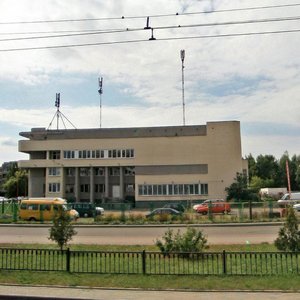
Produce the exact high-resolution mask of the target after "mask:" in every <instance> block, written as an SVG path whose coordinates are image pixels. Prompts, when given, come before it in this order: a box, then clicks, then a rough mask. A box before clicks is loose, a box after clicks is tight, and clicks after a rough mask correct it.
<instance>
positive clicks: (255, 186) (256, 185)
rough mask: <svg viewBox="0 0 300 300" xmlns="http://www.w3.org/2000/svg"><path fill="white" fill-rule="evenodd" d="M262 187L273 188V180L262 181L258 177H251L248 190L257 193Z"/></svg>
mask: <svg viewBox="0 0 300 300" xmlns="http://www.w3.org/2000/svg"><path fill="white" fill-rule="evenodd" d="M264 187H274V180H273V179H262V178H260V177H258V176H253V177H252V179H251V181H250V188H251V189H252V190H253V191H255V192H258V191H259V190H260V189H261V188H264Z"/></svg>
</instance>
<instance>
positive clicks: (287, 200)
mask: <svg viewBox="0 0 300 300" xmlns="http://www.w3.org/2000/svg"><path fill="white" fill-rule="evenodd" d="M298 202H299V203H300V192H297V193H294V192H293V193H291V197H290V194H289V193H287V194H284V195H283V196H282V198H281V199H279V200H278V201H277V203H278V204H279V206H285V205H289V204H296V203H298Z"/></svg>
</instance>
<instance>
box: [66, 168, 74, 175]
mask: <svg viewBox="0 0 300 300" xmlns="http://www.w3.org/2000/svg"><path fill="white" fill-rule="evenodd" d="M66 174H67V176H68V177H72V176H75V169H74V168H66Z"/></svg>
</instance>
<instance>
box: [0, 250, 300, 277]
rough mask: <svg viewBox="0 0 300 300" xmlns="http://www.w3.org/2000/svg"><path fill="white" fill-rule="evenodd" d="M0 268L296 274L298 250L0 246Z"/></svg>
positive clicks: (299, 268)
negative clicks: (171, 250)
mask: <svg viewBox="0 0 300 300" xmlns="http://www.w3.org/2000/svg"><path fill="white" fill-rule="evenodd" d="M0 270H30V271H67V272H71V273H98V274H101V273H102V274H152V275H286V274H297V275H299V274H300V253H292V252H226V251H222V252H204V253H171V254H169V255H164V254H162V253H160V252H148V251H147V252H146V251H71V250H70V249H67V250H62V251H61V250H55V249H13V248H0Z"/></svg>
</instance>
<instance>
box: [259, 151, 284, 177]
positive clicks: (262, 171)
mask: <svg viewBox="0 0 300 300" xmlns="http://www.w3.org/2000/svg"><path fill="white" fill-rule="evenodd" d="M278 171H279V166H278V162H277V160H276V158H275V157H274V156H273V155H259V156H258V157H257V158H256V175H257V176H258V177H260V178H262V179H271V178H273V179H274V181H275V182H276V180H275V179H277V175H278Z"/></svg>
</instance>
